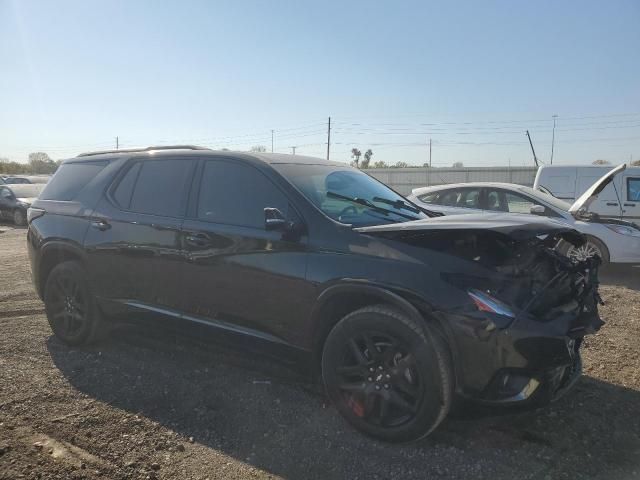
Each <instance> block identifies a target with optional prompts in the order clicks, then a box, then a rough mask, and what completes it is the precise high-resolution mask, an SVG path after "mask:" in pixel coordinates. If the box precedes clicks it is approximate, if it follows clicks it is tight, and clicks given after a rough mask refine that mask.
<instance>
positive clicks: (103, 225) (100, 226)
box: [91, 220, 111, 232]
mask: <svg viewBox="0 0 640 480" xmlns="http://www.w3.org/2000/svg"><path fill="white" fill-rule="evenodd" d="M91 226H92V227H93V228H95V229H96V230H100V231H101V232H104V231H105V230H109V229H110V228H111V224H110V223H109V222H107V221H106V220H94V221H93V222H91Z"/></svg>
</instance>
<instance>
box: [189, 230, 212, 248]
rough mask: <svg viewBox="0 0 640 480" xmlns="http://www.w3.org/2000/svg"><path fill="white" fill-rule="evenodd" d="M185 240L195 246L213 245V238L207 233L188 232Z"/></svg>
mask: <svg viewBox="0 0 640 480" xmlns="http://www.w3.org/2000/svg"><path fill="white" fill-rule="evenodd" d="M185 241H186V242H187V244H188V245H191V246H193V247H206V246H208V245H211V239H210V238H209V236H208V235H207V234H205V233H188V234H187V236H186V237H185Z"/></svg>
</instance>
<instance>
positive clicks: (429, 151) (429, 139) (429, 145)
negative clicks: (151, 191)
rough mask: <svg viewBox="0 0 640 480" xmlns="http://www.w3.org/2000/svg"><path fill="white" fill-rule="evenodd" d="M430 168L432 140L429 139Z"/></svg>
mask: <svg viewBox="0 0 640 480" xmlns="http://www.w3.org/2000/svg"><path fill="white" fill-rule="evenodd" d="M429 168H431V139H429Z"/></svg>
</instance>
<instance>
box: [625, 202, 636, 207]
mask: <svg viewBox="0 0 640 480" xmlns="http://www.w3.org/2000/svg"><path fill="white" fill-rule="evenodd" d="M624 206H625V207H635V206H636V204H635V203H625V204H624Z"/></svg>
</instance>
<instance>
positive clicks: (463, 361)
mask: <svg viewBox="0 0 640 480" xmlns="http://www.w3.org/2000/svg"><path fill="white" fill-rule="evenodd" d="M596 300H597V299H596V297H595V296H594V301H593V303H594V304H595V302H596ZM580 308H581V309H583V308H585V306H584V305H582V306H581V307H580ZM591 308H595V307H594V306H593V305H592V306H591ZM439 315H440V316H441V324H442V325H446V326H447V330H448V336H449V338H450V344H453V346H454V348H453V349H452V350H453V356H454V366H455V372H456V389H457V393H458V394H459V395H460V396H462V397H464V398H467V399H471V400H474V401H479V402H481V403H486V404H503V405H505V404H531V405H536V406H537V405H542V404H548V403H549V402H552V401H554V400H556V399H557V398H559V397H561V396H562V395H563V394H564V393H566V392H567V391H568V390H570V389H571V387H572V386H573V384H574V383H575V382H576V380H577V379H578V378H579V376H580V374H581V372H582V361H581V357H580V346H581V344H582V338H583V337H584V335H586V334H588V333H592V332H593V331H594V330H597V329H598V328H599V327H600V324H601V323H602V322H601V320H600V319H599V316H598V315H597V309H596V310H595V312H594V311H583V312H581V313H577V312H576V311H567V312H566V313H564V314H562V315H559V316H557V317H555V318H554V319H553V320H548V321H542V320H540V319H537V318H535V317H533V316H530V315H524V316H521V317H518V318H517V319H516V320H515V321H513V322H512V323H511V324H510V325H507V326H503V327H502V328H501V327H498V326H496V323H495V322H493V321H492V319H491V318H490V317H489V316H487V315H485V314H483V313H481V312H478V313H465V314H460V313H455V314H452V313H441V314H439Z"/></svg>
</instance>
